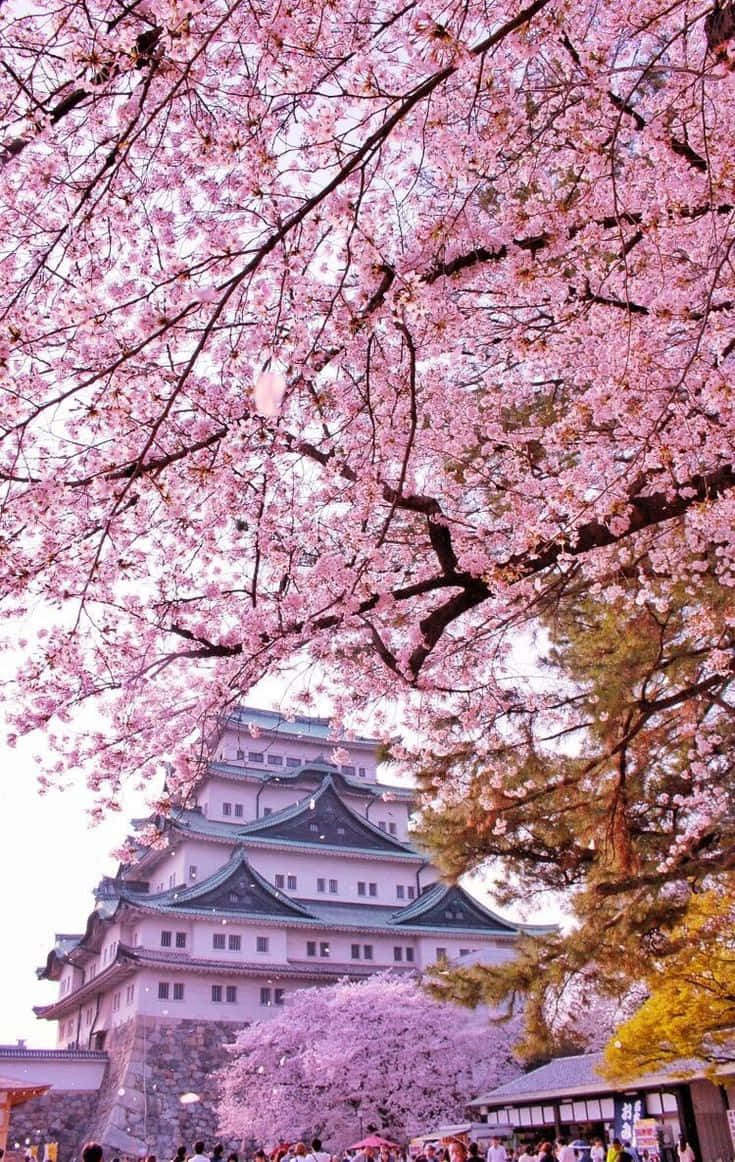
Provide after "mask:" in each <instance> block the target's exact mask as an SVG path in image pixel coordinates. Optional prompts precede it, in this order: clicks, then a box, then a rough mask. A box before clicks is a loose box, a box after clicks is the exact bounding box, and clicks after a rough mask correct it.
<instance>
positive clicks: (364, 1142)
mask: <svg viewBox="0 0 735 1162" xmlns="http://www.w3.org/2000/svg"><path fill="white" fill-rule="evenodd" d="M367 1146H373V1147H374V1149H376V1150H379V1149H380V1147H381V1146H388V1148H389V1149H391V1150H397V1149H398V1148H399V1147H398V1143H397V1142H389V1141H388V1139H387V1138H381V1137H380V1134H368V1136H367V1138H361V1139H360V1141H359V1142H355V1144H354V1145H353V1146H350V1147H348V1148H349V1149H350V1150H364V1149H365V1148H366V1147H367Z"/></svg>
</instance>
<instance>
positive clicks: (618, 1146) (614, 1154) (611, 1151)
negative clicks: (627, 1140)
mask: <svg viewBox="0 0 735 1162" xmlns="http://www.w3.org/2000/svg"><path fill="white" fill-rule="evenodd" d="M622 1148H623V1143H622V1142H621V1141H620V1138H613V1140H612V1142H611V1143H610V1145H609V1146H608V1148H607V1157H606V1158H605V1162H618V1155H619V1154H620V1151H621V1150H622Z"/></svg>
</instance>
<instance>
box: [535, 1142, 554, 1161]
mask: <svg viewBox="0 0 735 1162" xmlns="http://www.w3.org/2000/svg"><path fill="white" fill-rule="evenodd" d="M553 1159H554V1147H553V1146H552V1144H551V1142H541V1144H540V1145H539V1148H538V1154H537V1155H536V1162H553Z"/></svg>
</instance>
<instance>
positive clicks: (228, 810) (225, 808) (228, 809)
mask: <svg viewBox="0 0 735 1162" xmlns="http://www.w3.org/2000/svg"><path fill="white" fill-rule="evenodd" d="M222 814H223V815H231V814H232V803H223V804H222Z"/></svg>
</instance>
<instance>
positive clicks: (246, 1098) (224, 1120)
mask: <svg viewBox="0 0 735 1162" xmlns="http://www.w3.org/2000/svg"><path fill="white" fill-rule="evenodd" d="M511 1030H512V1025H510V1026H509V1025H507V1024H499V1025H495V1026H492V1027H490V1028H488V1027H487V1025H486V1024H485V1023H483V1021H482V1020H478V1019H477V1018H472V1017H470V1016H469V1015H468V1014H467V1013H465V1012H463V1011H462V1010H461V1009H458V1008H457V1007H456V1006H455V1005H451V1004H442V1003H440V1002H438V1001H435V1000H431V998H429V997H428V996H427V995H426V993H424V992H423V991H422V989H421V988H420V987H419V985H418V984H417V983H416V982H415V981H413V980H408V979H398V978H396V977H391V976H390V975H389V974H378V975H376V976H373V977H371V978H370V979H369V980H367V981H364V982H361V983H359V984H350V983H348V982H342V983H340V984H337V985H332V986H329V987H325V988H312V989H303V990H302V991H300V992H297V993H295V994H294V995H293V998H292V999H290V1000H289V1002H288V1004H287V1006H286V1008H285V1009H284V1010H283V1012H281V1013H279V1014H278V1015H277V1016H276V1017H274V1018H273V1019H271V1020H265V1021H259V1022H256V1023H255V1024H253V1025H251V1026H250V1027H249V1028H246V1029H244V1030H243V1031H242V1032H241V1033H240V1034H239V1036H238V1038H237V1041H236V1042H235V1044H234V1046H233V1047H232V1049H231V1050H230V1052H232V1053H233V1054H234V1056H233V1060H232V1062H231V1064H229V1065H228V1066H227V1068H226V1069H224V1070H223V1071H222V1074H221V1082H222V1102H221V1105H220V1121H221V1128H222V1131H223V1132H224V1133H229V1134H232V1135H233V1136H235V1137H245V1138H251V1137H252V1138H255V1139H256V1140H259V1141H261V1142H263V1143H265V1144H269V1143H274V1142H275V1141H277V1140H278V1139H279V1138H282V1139H285V1140H287V1141H293V1140H294V1139H296V1138H299V1137H306V1138H307V1139H308V1138H310V1137H311V1136H312V1135H313V1134H317V1135H319V1136H321V1137H323V1139H324V1141H325V1143H326V1145H327V1147H328V1148H329V1149H331V1150H333V1151H336V1150H341V1149H344V1148H345V1147H346V1146H349V1145H351V1144H352V1143H353V1142H355V1141H357V1140H358V1139H359V1138H361V1137H363V1135H364V1133H367V1132H368V1130H370V1131H371V1132H372V1131H376V1132H378V1133H380V1134H382V1135H383V1136H384V1137H389V1138H391V1137H392V1138H398V1139H400V1140H401V1141H404V1140H406V1139H407V1138H408V1137H410V1136H411V1135H412V1134H413V1133H418V1131H419V1130H420V1129H426V1128H427V1127H431V1126H436V1125H442V1124H445V1125H446V1124H447V1123H452V1122H458V1121H462V1120H463V1119H464V1116H465V1105H466V1103H467V1098H468V1094H472V1093H474V1092H479V1091H481V1090H483V1089H489V1088H494V1087H495V1086H496V1085H500V1084H501V1082H502V1081H504V1080H506V1079H507V1078H508V1077H509V1076H512V1075H513V1073H514V1068H513V1065H512V1064H511V1058H510V1049H509V1045H510V1041H511V1040H512V1031H511Z"/></svg>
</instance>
